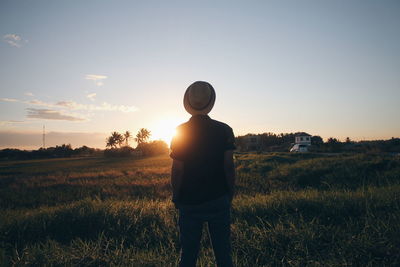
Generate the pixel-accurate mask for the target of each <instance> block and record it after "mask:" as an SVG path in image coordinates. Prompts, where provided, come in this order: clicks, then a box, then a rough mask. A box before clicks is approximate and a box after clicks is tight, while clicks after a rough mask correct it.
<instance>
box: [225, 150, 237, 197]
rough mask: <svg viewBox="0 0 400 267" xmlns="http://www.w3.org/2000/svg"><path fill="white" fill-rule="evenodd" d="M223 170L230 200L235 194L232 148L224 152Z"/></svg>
mask: <svg viewBox="0 0 400 267" xmlns="http://www.w3.org/2000/svg"><path fill="white" fill-rule="evenodd" d="M224 171H225V178H226V182H227V184H228V189H229V196H230V198H231V200H232V199H233V196H234V194H235V177H236V175H235V163H234V162H233V150H227V151H225V154H224Z"/></svg>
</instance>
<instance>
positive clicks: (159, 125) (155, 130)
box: [151, 118, 183, 145]
mask: <svg viewBox="0 0 400 267" xmlns="http://www.w3.org/2000/svg"><path fill="white" fill-rule="evenodd" d="M181 123H183V120H182V119H178V118H164V119H162V120H160V121H157V122H156V123H154V126H153V127H152V128H151V129H152V131H151V135H152V139H154V140H160V139H161V140H163V141H165V142H166V143H167V144H168V145H170V144H171V140H172V138H173V137H174V136H175V134H176V127H177V126H178V125H179V124H181Z"/></svg>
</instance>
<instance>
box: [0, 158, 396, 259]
mask: <svg viewBox="0 0 400 267" xmlns="http://www.w3.org/2000/svg"><path fill="white" fill-rule="evenodd" d="M236 163H237V169H238V195H237V196H236V198H235V199H234V201H233V209H232V220H233V224H232V242H233V252H234V261H235V264H236V265H237V266H398V265H400V232H399V230H398V229H399V226H400V224H399V219H400V194H399V192H400V185H399V183H398V181H399V178H400V177H399V174H400V172H399V166H400V164H399V159H398V158H393V157H386V156H385V157H383V156H378V155H342V156H321V155H313V154H306V155H291V154H285V153H280V154H268V155H254V154H248V155H237V157H236ZM0 164H3V165H2V166H1V167H2V168H1V170H0V177H1V178H0V181H2V182H0V190H1V193H2V194H1V196H0V199H1V202H0V203H1V213H0V262H1V263H2V264H1V265H4V266H11V265H30V266H176V265H177V262H178V256H179V242H178V231H177V226H176V221H177V212H176V210H175V209H174V207H173V206H172V205H171V203H170V201H169V194H170V188H169V185H168V179H169V176H168V175H169V164H170V160H169V159H168V158H166V157H158V158H149V159H145V160H136V161H135V160H125V161H124V160H122V161H113V160H104V159H101V158H99V159H87V164H85V163H84V160H81V161H78V162H75V161H72V162H71V161H68V160H60V161H57V160H51V161H29V162H24V164H26V165H24V164H22V163H21V162H11V163H4V162H2V163H0ZM15 165H18V167H15ZM54 166H58V167H57V168H55V167H54ZM61 166H64V167H61ZM96 166H98V167H97V168H96ZM38 168H41V170H40V171H39V170H38ZM46 168H47V169H46ZM85 168H86V169H85ZM46 170H47V171H46ZM307 173H308V175H307ZM3 179H5V180H3ZM4 181H6V182H4ZM305 181H306V182H305ZM52 186H53V187H52ZM66 186H68V187H71V188H74V189H71V191H68V190H66V188H68V187H66ZM77 188H78V189H77ZM124 188H125V189H126V188H128V189H127V190H124ZM149 188H151V189H149ZM63 192H66V193H65V194H64V193H63ZM77 192H80V193H79V194H78V193H77ZM3 193H6V194H5V195H3ZM24 194H25V195H24ZM69 194H72V196H73V197H70V196H69ZM24 196H27V198H24ZM44 196H45V197H44ZM49 199H50V200H49ZM206 235H207V232H206V231H205V236H206ZM198 264H199V266H215V263H214V259H213V254H212V249H211V244H210V243H209V241H208V240H207V239H206V238H203V240H202V250H201V252H200V257H199V262H198Z"/></svg>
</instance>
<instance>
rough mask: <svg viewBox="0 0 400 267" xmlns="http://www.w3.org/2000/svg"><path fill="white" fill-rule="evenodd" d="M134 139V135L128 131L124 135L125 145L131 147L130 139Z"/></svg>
mask: <svg viewBox="0 0 400 267" xmlns="http://www.w3.org/2000/svg"><path fill="white" fill-rule="evenodd" d="M131 138H132V134H131V132H130V131H126V132H125V133H124V140H125V145H126V146H128V145H129V139H131Z"/></svg>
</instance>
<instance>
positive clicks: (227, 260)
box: [170, 81, 235, 267]
mask: <svg viewBox="0 0 400 267" xmlns="http://www.w3.org/2000/svg"><path fill="white" fill-rule="evenodd" d="M183 103H184V107H185V109H186V111H187V112H188V113H190V114H191V115H192V117H191V118H190V119H189V121H187V122H185V123H183V124H181V125H179V126H178V127H177V134H176V135H175V137H174V138H173V139H172V142H171V153H170V157H171V158H172V159H173V162H172V168H171V185H172V191H173V192H172V201H173V203H174V204H175V207H176V208H177V209H178V212H179V222H178V225H179V237H180V245H181V253H180V261H179V266H181V267H191V266H196V261H197V257H198V253H199V248H200V240H201V236H202V231H203V224H204V223H207V225H208V232H209V236H210V238H211V244H212V248H213V251H214V255H215V259H216V263H217V266H219V267H225V266H228V267H230V266H233V263H232V248H231V238H230V234H231V230H230V224H231V218H230V209H231V202H232V199H233V196H234V186H235V167H234V161H233V150H234V149H235V137H234V134H233V131H232V128H231V127H229V126H228V125H227V124H225V123H222V122H219V121H216V120H213V119H211V118H210V117H209V116H208V115H207V114H208V113H209V112H210V111H211V109H212V108H213V106H214V103H215V90H214V88H213V87H212V86H211V84H209V83H208V82H204V81H197V82H194V83H193V84H191V85H190V86H189V87H188V88H187V90H186V92H185V95H184V99H183Z"/></svg>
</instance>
